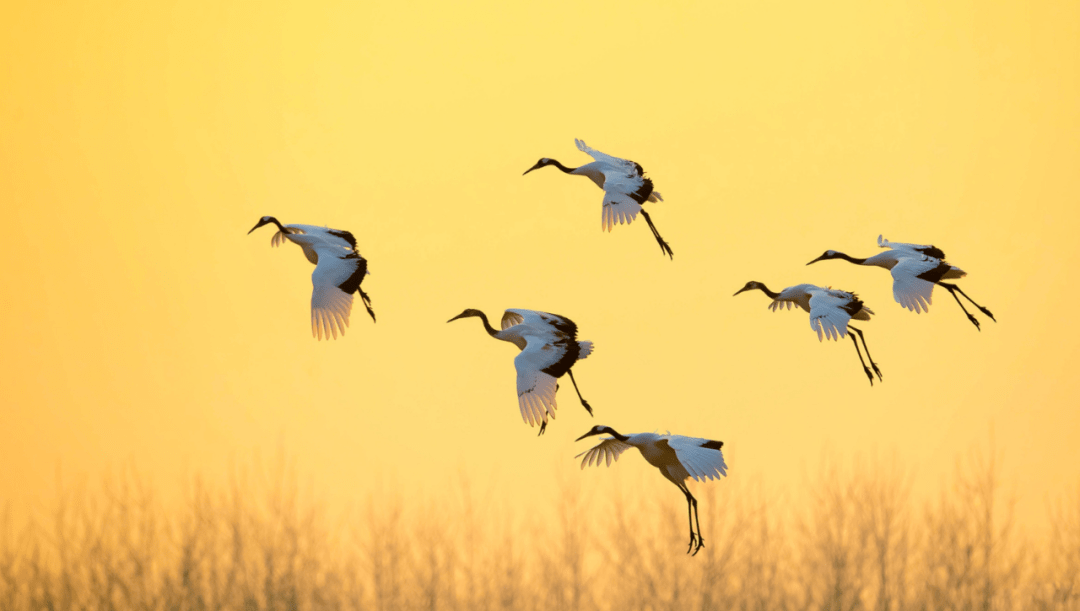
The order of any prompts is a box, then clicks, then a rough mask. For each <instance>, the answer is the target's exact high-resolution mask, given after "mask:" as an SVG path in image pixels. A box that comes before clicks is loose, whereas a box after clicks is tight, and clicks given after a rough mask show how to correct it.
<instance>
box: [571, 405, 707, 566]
mask: <svg viewBox="0 0 1080 611" xmlns="http://www.w3.org/2000/svg"><path fill="white" fill-rule="evenodd" d="M591 435H611V437H607V438H605V439H604V440H602V441H601V442H600V443H599V444H597V445H595V446H593V447H592V449H590V450H587V451H585V452H582V453H581V454H578V455H577V456H575V457H574V458H578V457H580V456H584V457H585V458H582V459H581V468H582V469H584V468H585V467H586V466H588V465H592V464H594V463H595V464H596V465H597V466H600V463H601V462H606V463H607V465H608V466H610V465H611V461H613V460H619V455H620V454H622V453H623V452H625V451H626V450H629V449H630V448H637V449H638V450H639V451H640V452H641V455H642V456H644V457H645V460H646V461H647V462H648V463H649V464H650V465H652V466H654V467H656V468H657V469H660V473H661V474H663V476H664V477H666V478H667V479H668V481H670V482H671V483H673V484H675V485H676V486H678V487H679V490H681V491H682V493H683V494H684V495H686V510H687V514H688V516H687V517H688V519H689V521H690V548H689V549H687V550H686V553H688V554H690V553H691V552H693V555H696V554H697V553H698V551H699V550H701V548H703V547H705V538H704V537H703V536H702V535H701V519H700V518H699V516H698V511H697V499H695V498H694V495H693V494H690V489H689V488H687V487H686V479H687V478H690V477H692V478H694V479H695V480H697V481H699V482H703V481H706V480H710V479H720V476H722V475H727V463H725V462H724V453H723V452H722V451H721V448H723V447H724V442H723V441H713V440H711V439H701V438H700V437H684V436H682V435H670V434H668V435H658V434H656V433H636V434H634V435H620V434H618V433H617V432H615V430H614V429H612V428H611V427H610V426H601V425H597V426H594V427H593V428H592V429H591V430H590V431H589V432H588V433H585V434H584V435H582V436H581V437H578V438H577V439H576V441H581V440H582V439H585V438H586V437H589V436H591ZM695 524H696V525H697V532H696V533H695V532H694V525H695Z"/></svg>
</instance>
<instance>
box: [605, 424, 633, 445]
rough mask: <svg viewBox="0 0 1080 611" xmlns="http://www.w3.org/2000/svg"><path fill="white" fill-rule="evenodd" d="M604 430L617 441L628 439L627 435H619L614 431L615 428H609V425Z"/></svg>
mask: <svg viewBox="0 0 1080 611" xmlns="http://www.w3.org/2000/svg"><path fill="white" fill-rule="evenodd" d="M606 432H607V434H609V435H611V436H612V437H614V438H615V439H618V440H619V441H627V440H628V439H630V436H629V435H620V434H618V433H617V432H615V429H613V428H611V427H610V426H609V427H607V431H606Z"/></svg>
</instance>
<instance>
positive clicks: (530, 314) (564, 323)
mask: <svg viewBox="0 0 1080 611" xmlns="http://www.w3.org/2000/svg"><path fill="white" fill-rule="evenodd" d="M470 316H475V317H477V318H479V319H480V320H481V321H483V323H484V330H486V331H487V333H488V335H490V336H491V337H494V338H495V339H501V340H503V341H504V342H510V343H511V344H514V345H515V346H517V347H518V349H520V350H521V353H519V354H518V355H517V356H516V357H515V358H514V367H515V368H516V369H517V394H518V407H519V408H521V418H522V420H524V421H525V422H528V423H529V426H536V423H538V422H539V423H541V424H540V433H539V435H543V434H544V431H545V430H546V429H547V421H548V417H549V416H550V417H551V418H554V417H555V408H556V404H555V392H556V391H557V390H558V389H559V384H558V382H556V379H558V378H561V377H562V376H563V374H567V373H568V374H570V381H571V382H573V383H574V390H575V391H576V392H577V396H578V399H579V400H580V401H581V405H582V406H584V407H585V410H586V411H588V412H589V415H590V416H592V407H591V406H590V405H589V402H588V401H586V400H585V398H584V397H582V396H581V391H580V390H578V385H577V380H575V379H574V372H573V370H572V367H573V366H574V364H575V363H577V362H578V361H579V360H581V359H583V358H585V357H587V356H589V355H590V354H592V351H593V343H592V342H588V341H580V342H579V341H578V340H577V325H575V324H574V322H573V321H571V320H570V319H569V318H566V317H565V316H559V315H558V314H549V313H548V312H539V311H536V310H520V309H510V310H506V312H504V313H503V317H502V323H501V326H502V329H501V330H499V331H496V330H495V329H494V328H493V327H492V326H491V323H489V322H488V318H487V316H486V315H485V314H484V313H483V312H481V311H480V310H474V309H471V308H470V309H467V310H465V311H464V312H462V313H461V314H458V315H457V316H455V317H453V318H451V319H450V320H448V321H446V322H453V321H455V320H457V319H459V318H468V317H470Z"/></svg>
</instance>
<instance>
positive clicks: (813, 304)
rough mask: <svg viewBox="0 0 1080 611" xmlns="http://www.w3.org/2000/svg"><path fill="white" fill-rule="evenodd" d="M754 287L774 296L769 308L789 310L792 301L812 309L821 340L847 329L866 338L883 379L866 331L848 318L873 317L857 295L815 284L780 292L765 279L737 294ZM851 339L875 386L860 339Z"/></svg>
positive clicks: (812, 324) (836, 336) (813, 325)
mask: <svg viewBox="0 0 1080 611" xmlns="http://www.w3.org/2000/svg"><path fill="white" fill-rule="evenodd" d="M754 289H759V290H760V291H761V292H762V293H765V294H766V295H767V296H769V297H770V298H771V299H772V300H773V301H772V303H770V304H769V309H770V310H772V311H774V312H775V311H776V310H777V308H781V309H782V308H785V307H786V308H787V309H789V310H790V309H791V307H792V306H793V305H796V306H799V307H800V308H802V309H804V310H806V311H807V312H809V313H810V328H811V329H813V330H814V331H816V332H817V336H818V341H822V340H823V339H825V338H829V339H834V340H837V341H839V340H840V338H842V337H844V336H846V335H847V330H848V329H850V330H851V331H853V332H854V333H857V334H858V335H859V338H860V339H862V341H863V348H866V358H867V359H869V360H870V366H871V367H873V368H874V373H876V374H877V376H878V380H879V381H880V380H881V379H882V377H881V370H880V369H878V366H877V364H876V363H874V359H873V357H871V356H870V348H869V347H867V346H866V338H865V337H863V332H862V331H860V330H859V329H857V328H855V327H852V326H851V325H849V324H848V321H849V320H851V319H852V318H854V319H855V320H870V315H871V314H873V313H874V312H873V311H872V310H871V309H870V308H868V307H866V306H865V305H863V302H862V300H861V299H859V296H858V295H856V294H855V293H849V292H847V291H840V290H836V289H832V288H825V287H820V286H815V285H813V284H797V285H795V286H789V287H787V288H786V289H784V290H782V291H780V292H779V293H774V292H773V291H770V290H769V287H767V286H765V285H764V284H763V283H761V282H755V281H753V280H751V281H750V282H747V283H746V286H744V287H742V288H741V289H739V290H738V291H735V295H738V294H739V293H741V292H743V291H751V290H754ZM733 296H734V295H733ZM851 341H852V343H854V344H855V352H856V353H858V355H859V362H860V363H862V367H863V371H865V372H866V377H867V378H870V386H873V385H874V375H873V374H871V373H870V369H869V368H868V367H867V366H866V361H864V360H863V357H862V352H861V351H860V350H859V342H858V341H857V340H856V339H855V335H854V334H852V335H851Z"/></svg>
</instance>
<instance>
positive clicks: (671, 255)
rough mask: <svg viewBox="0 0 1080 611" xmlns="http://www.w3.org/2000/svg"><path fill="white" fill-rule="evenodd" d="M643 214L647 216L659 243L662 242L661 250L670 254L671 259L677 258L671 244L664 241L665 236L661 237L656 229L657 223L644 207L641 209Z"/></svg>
mask: <svg viewBox="0 0 1080 611" xmlns="http://www.w3.org/2000/svg"><path fill="white" fill-rule="evenodd" d="M641 216H643V217H645V222H646V223H648V224H649V229H652V234H653V237H654V238H656V241H657V243H659V244H660V251H661V252H663V253H664V254H665V255H667V256H668V258H670V259H674V258H675V253H673V252H672V251H671V246H668V243H667V242H665V241H664V238H662V237H660V232H659V231H657V230H656V225H653V222H652V218H650V217H649V213H648V212H645V209H644V208H643V209H642V210H641Z"/></svg>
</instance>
